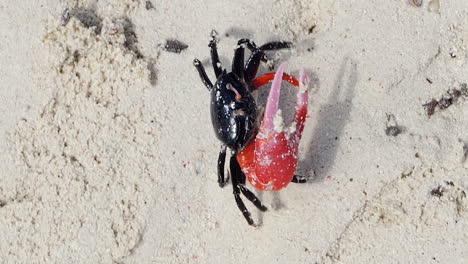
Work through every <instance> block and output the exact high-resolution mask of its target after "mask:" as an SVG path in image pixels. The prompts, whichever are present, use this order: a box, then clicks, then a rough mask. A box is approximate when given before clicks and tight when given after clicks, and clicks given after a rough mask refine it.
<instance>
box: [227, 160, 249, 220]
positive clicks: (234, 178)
mask: <svg viewBox="0 0 468 264" xmlns="http://www.w3.org/2000/svg"><path fill="white" fill-rule="evenodd" d="M229 167H230V171H231V182H232V189H233V194H234V199H235V200H236V203H237V207H238V208H239V210H240V211H241V212H242V214H243V215H244V218H245V220H246V221H247V223H249V225H252V226H254V225H255V223H254V221H253V219H252V217H251V216H250V212H249V210H247V207H245V204H244V202H243V201H242V198H241V197H240V193H241V190H240V176H241V174H242V171H241V168H240V166H239V163H238V162H237V158H236V155H232V156H231V160H230V161H229Z"/></svg>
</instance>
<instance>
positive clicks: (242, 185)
mask: <svg viewBox="0 0 468 264" xmlns="http://www.w3.org/2000/svg"><path fill="white" fill-rule="evenodd" d="M236 161H237V158H236ZM237 162H239V161H237ZM238 164H239V163H238ZM239 170H240V172H241V174H240V175H239V188H240V190H241V192H242V193H243V194H244V196H245V197H246V198H247V199H248V200H249V201H251V202H252V203H253V204H254V205H255V207H257V208H258V210H260V211H262V212H265V211H266V210H268V208H266V206H264V205H263V204H262V201H260V199H258V198H257V196H255V194H254V193H253V192H251V191H250V190H249V189H247V187H245V180H246V177H245V174H244V172H243V171H242V170H241V169H240V165H239Z"/></svg>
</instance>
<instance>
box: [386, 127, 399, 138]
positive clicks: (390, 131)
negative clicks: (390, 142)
mask: <svg viewBox="0 0 468 264" xmlns="http://www.w3.org/2000/svg"><path fill="white" fill-rule="evenodd" d="M400 133H401V129H400V128H399V127H398V126H389V127H387V128H386V129H385V134H386V135H387V136H393V137H396V136H398V134H400Z"/></svg>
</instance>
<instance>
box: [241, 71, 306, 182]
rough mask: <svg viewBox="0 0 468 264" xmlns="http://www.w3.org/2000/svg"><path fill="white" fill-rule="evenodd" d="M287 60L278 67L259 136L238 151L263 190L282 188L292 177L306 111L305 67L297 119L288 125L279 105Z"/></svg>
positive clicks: (247, 171)
mask: <svg viewBox="0 0 468 264" xmlns="http://www.w3.org/2000/svg"><path fill="white" fill-rule="evenodd" d="M285 66H286V64H285V63H283V64H281V65H280V66H279V67H278V71H277V72H276V74H275V78H274V80H273V83H272V85H271V90H270V94H269V95H268V101H267V104H266V107H265V113H264V116H263V121H262V124H261V126H260V129H259V132H258V134H257V136H256V138H255V139H254V140H252V141H250V143H249V144H247V146H246V147H245V148H244V149H243V150H242V151H241V152H240V153H239V154H238V155H237V159H238V161H239V164H240V165H241V168H242V171H243V172H244V173H245V175H246V176H247V179H248V180H249V182H250V183H251V184H252V185H253V186H254V187H256V188H257V189H260V190H279V189H281V188H284V187H286V186H287V185H288V184H289V183H290V182H291V180H292V178H293V176H294V172H295V171H296V165H297V153H298V149H299V141H300V139H301V135H302V131H303V129H304V123H305V119H306V115H307V101H308V92H307V86H308V80H307V76H306V73H305V71H304V69H302V70H301V73H300V76H299V83H298V85H299V91H298V93H297V102H296V113H295V116H294V122H293V123H292V124H291V126H290V127H289V128H285V127H284V124H283V119H282V117H281V110H279V109H278V103H279V94H280V88H281V80H282V78H283V71H284V68H285Z"/></svg>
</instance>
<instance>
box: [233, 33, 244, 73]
mask: <svg viewBox="0 0 468 264" xmlns="http://www.w3.org/2000/svg"><path fill="white" fill-rule="evenodd" d="M244 50H245V41H244V39H241V40H239V41H238V42H237V48H236V50H235V51H234V59H233V60H232V72H234V73H235V74H236V75H237V77H239V78H240V79H241V80H242V79H244Z"/></svg>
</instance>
